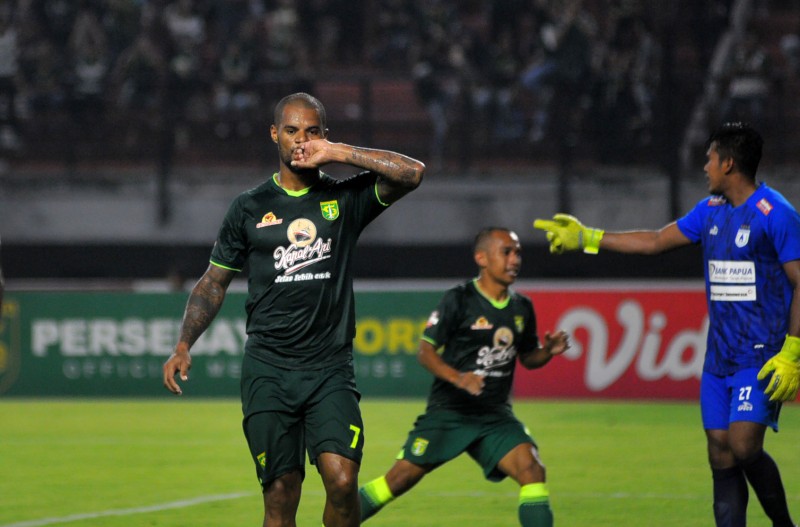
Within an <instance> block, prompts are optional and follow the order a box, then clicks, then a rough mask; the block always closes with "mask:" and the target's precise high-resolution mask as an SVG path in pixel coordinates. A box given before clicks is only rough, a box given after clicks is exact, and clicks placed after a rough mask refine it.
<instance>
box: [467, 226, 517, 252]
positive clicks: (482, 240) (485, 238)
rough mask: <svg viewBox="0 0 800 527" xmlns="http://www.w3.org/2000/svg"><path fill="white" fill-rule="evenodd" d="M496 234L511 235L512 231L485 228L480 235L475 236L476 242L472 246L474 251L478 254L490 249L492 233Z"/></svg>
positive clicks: (502, 228) (503, 228) (500, 228)
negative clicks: (506, 233) (505, 233)
mask: <svg viewBox="0 0 800 527" xmlns="http://www.w3.org/2000/svg"><path fill="white" fill-rule="evenodd" d="M495 232H509V233H510V232H511V229H507V228H505V227H484V228H483V229H481V230H480V231H479V232H478V234H476V235H475V242H474V243H473V244H472V248H473V251H474V252H478V251H485V250H486V249H488V244H489V238H491V237H492V233H495Z"/></svg>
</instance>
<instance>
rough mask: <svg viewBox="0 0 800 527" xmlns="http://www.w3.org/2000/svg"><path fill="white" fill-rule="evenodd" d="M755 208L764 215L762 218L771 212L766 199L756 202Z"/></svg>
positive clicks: (770, 206)
mask: <svg viewBox="0 0 800 527" xmlns="http://www.w3.org/2000/svg"><path fill="white" fill-rule="evenodd" d="M756 207H758V210H760V211H761V212H762V213H763V214H764V216H766V215H768V214H769V213H770V212H772V203H770V202H769V201H768V200H767V198H761V199H760V200H758V203H756Z"/></svg>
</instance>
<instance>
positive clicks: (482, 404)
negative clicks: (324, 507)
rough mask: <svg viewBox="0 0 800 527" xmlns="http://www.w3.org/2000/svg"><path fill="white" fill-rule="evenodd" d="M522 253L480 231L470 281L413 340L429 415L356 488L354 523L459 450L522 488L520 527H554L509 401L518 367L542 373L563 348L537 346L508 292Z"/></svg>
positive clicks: (508, 234) (540, 473)
mask: <svg viewBox="0 0 800 527" xmlns="http://www.w3.org/2000/svg"><path fill="white" fill-rule="evenodd" d="M520 250H521V249H520V243H519V239H518V238H517V235H516V234H515V233H514V232H512V231H509V230H508V229H504V228H497V227H494V228H487V229H484V230H482V231H481V232H480V233H478V235H477V236H476V238H475V251H474V254H475V262H476V263H477V264H478V267H479V268H480V274H479V276H478V278H476V279H474V280H472V281H470V282H467V283H465V284H462V285H459V286H456V287H454V288H452V289H450V290H449V291H447V292H446V293H445V294H444V296H443V297H442V300H441V301H440V302H439V305H438V306H437V307H436V309H435V310H434V311H433V313H432V314H431V316H430V317H429V319H428V323H427V325H426V328H425V331H424V333H423V337H422V341H421V342H420V348H419V355H418V358H419V361H420V362H421V363H422V365H423V366H424V367H425V368H426V369H428V370H429V371H430V372H431V373H432V374H433V375H434V380H433V385H432V387H431V391H430V394H429V396H428V404H427V408H426V410H425V413H424V414H423V415H421V416H419V417H418V418H417V421H416V422H415V423H414V428H413V429H412V430H411V432H409V434H408V438H407V440H406V442H405V444H404V446H403V449H402V450H401V452H400V454H399V456H398V458H397V461H396V462H395V463H394V465H393V466H392V467H391V468H390V469H389V471H388V472H387V473H386V474H385V475H384V476H381V477H379V478H376V479H374V480H372V481H370V482H369V483H367V484H366V485H364V486H363V487H362V488H361V489H360V490H359V495H360V498H361V521H362V522H363V521H364V520H366V519H367V518H369V517H371V516H372V515H374V514H375V513H377V512H378V511H379V510H380V509H382V508H383V507H384V506H385V505H386V504H388V503H389V502H390V501H392V500H394V499H395V498H396V497H398V496H400V495H401V494H404V493H405V492H407V491H409V490H410V489H411V488H412V487H413V486H414V485H416V484H417V483H419V481H420V480H421V479H422V478H423V477H424V476H425V475H426V474H428V473H429V472H431V471H432V470H435V469H436V468H437V467H439V466H441V465H442V464H444V463H447V462H448V461H450V460H452V459H454V458H455V457H457V456H459V455H461V454H462V453H464V452H466V453H468V454H469V455H470V457H472V458H473V459H474V460H475V461H476V462H477V463H478V464H479V465H480V466H481V467H482V469H483V474H484V477H486V479H488V480H489V481H500V480H502V479H504V478H505V477H506V476H508V477H511V478H512V479H513V480H515V481H516V482H517V483H518V484H519V485H520V493H519V501H518V507H517V514H518V517H519V522H520V524H521V525H522V526H523V527H552V525H553V514H552V511H551V509H550V502H549V497H548V496H549V493H548V490H547V486H546V484H545V469H544V465H542V463H541V461H540V459H539V454H538V449H537V447H536V443H535V442H534V440H533V439H532V438H531V436H530V435H529V433H528V431H527V429H526V428H525V426H524V425H523V424H522V423H521V422H520V421H519V420H517V418H516V417H515V416H514V414H513V412H512V409H511V403H510V400H509V397H510V394H511V385H512V381H513V377H514V369H515V366H516V363H517V361H519V363H520V364H522V366H523V367H525V368H528V369H532V368H540V367H542V366H544V365H545V364H547V363H548V362H549V361H550V359H551V358H553V356H555V355H558V354H560V353H563V352H564V351H566V350H567V348H568V347H569V343H568V339H567V335H566V333H565V332H563V331H558V332H556V333H554V334H552V335H551V334H550V333H545V334H544V338H543V340H542V341H541V342H540V341H539V338H538V336H537V332H536V316H535V314H534V310H533V303H532V302H531V300H530V299H529V298H528V297H526V296H523V295H520V294H519V293H516V292H514V291H512V290H511V289H509V287H510V286H511V284H512V283H514V281H515V280H516V277H517V274H518V273H519V269H520V263H521V255H520ZM442 348H443V351H442V353H441V355H440V354H439V353H438V351H440V350H441V349H442Z"/></svg>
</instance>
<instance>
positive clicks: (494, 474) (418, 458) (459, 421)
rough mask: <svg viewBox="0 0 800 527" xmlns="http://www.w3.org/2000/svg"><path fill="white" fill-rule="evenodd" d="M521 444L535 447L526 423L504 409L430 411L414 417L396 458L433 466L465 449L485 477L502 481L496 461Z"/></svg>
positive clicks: (501, 473)
mask: <svg viewBox="0 0 800 527" xmlns="http://www.w3.org/2000/svg"><path fill="white" fill-rule="evenodd" d="M523 443H532V444H533V445H534V446H536V443H535V442H534V440H533V439H532V438H531V436H530V434H528V432H527V430H526V429H525V425H523V424H522V423H521V422H520V421H519V420H518V419H517V418H516V417H514V415H513V414H512V413H511V412H510V411H507V410H505V409H499V410H498V411H497V412H496V413H491V414H481V415H467V414H461V413H459V412H455V411H452V410H432V411H427V412H426V413H425V414H423V415H421V416H419V417H417V420H416V422H415V423H414V428H413V429H412V430H411V432H409V434H408V439H407V440H406V443H405V445H403V449H402V450H401V451H400V454H398V456H397V459H405V460H406V461H409V462H411V463H414V464H415V465H428V466H432V467H433V468H436V467H438V466H439V465H442V464H443V463H446V462H448V461H450V460H451V459H454V458H455V457H457V456H459V455H460V454H461V453H463V452H467V453H468V454H469V455H470V457H471V458H472V459H474V460H475V461H476V462H477V463H478V464H479V465H480V466H481V468H483V475H484V477H485V478H486V479H488V480H489V481H501V480H502V479H504V478H505V477H506V475H505V474H504V473H503V472H501V471H500V470H499V469H498V468H497V464H498V463H500V460H501V459H503V456H505V455H506V454H508V453H509V452H510V451H511V450H513V449H514V447H516V446H517V445H520V444H523Z"/></svg>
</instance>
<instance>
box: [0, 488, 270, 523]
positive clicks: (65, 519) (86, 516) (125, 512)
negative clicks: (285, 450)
mask: <svg viewBox="0 0 800 527" xmlns="http://www.w3.org/2000/svg"><path fill="white" fill-rule="evenodd" d="M253 495H254V493H253V492H234V493H232V494H215V495H211V496H198V497H197V498H191V499H187V500H179V501H170V502H167V503H161V504H159V505H149V506H147V507H133V508H130V509H111V510H107V511H98V512H85V513H82V514H71V515H69V516H61V517H57V518H41V519H39V520H29V521H23V522H17V523H7V524H5V525H0V527H42V526H44V525H56V524H59V523H70V522H76V521H81V520H93V519H95V518H104V517H108V516H131V515H133V514H144V513H147V512H159V511H165V510H169V509H183V508H185V507H191V506H192V505H198V504H201V503H211V502H213V501H225V500H235V499H239V498H245V497H247V496H253Z"/></svg>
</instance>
